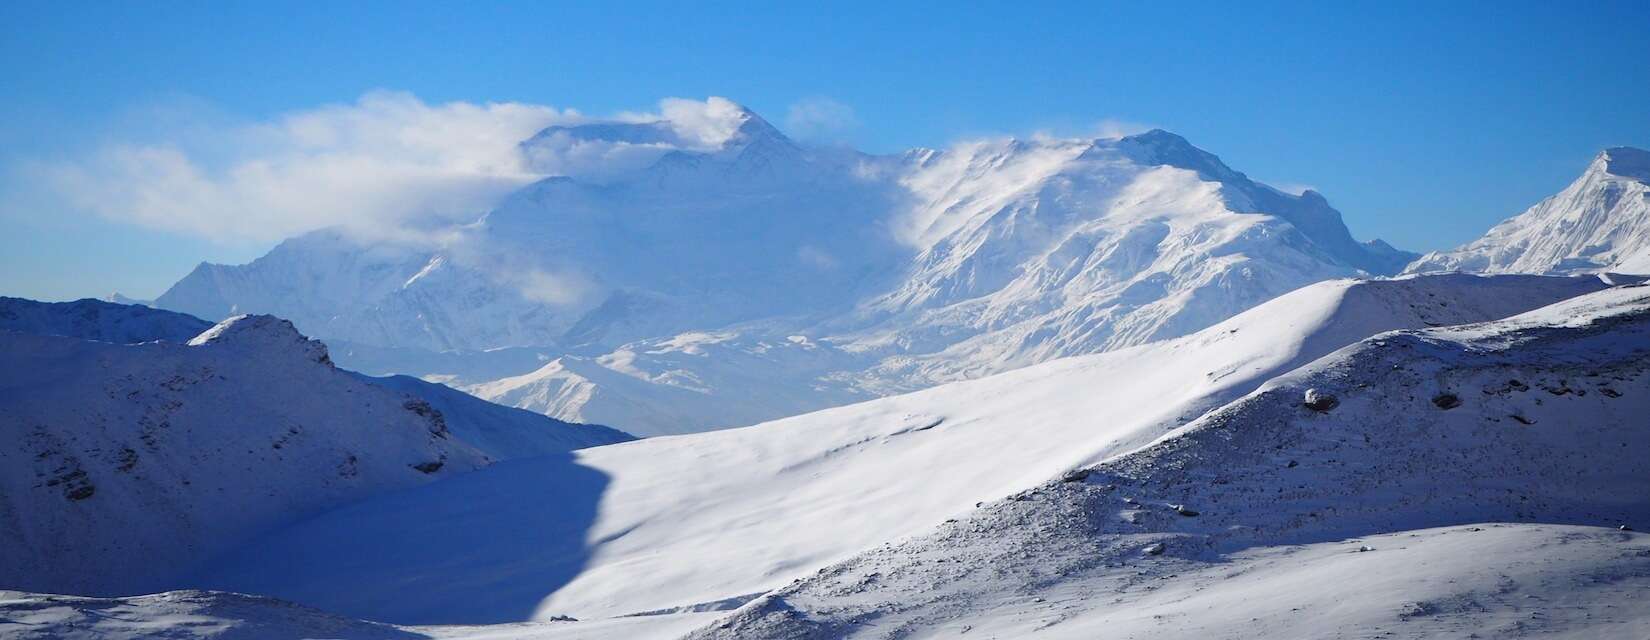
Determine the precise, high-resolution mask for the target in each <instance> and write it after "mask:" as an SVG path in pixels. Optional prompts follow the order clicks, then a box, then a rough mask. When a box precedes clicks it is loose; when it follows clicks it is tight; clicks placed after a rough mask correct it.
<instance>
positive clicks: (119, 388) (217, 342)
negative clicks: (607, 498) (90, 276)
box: [0, 298, 630, 594]
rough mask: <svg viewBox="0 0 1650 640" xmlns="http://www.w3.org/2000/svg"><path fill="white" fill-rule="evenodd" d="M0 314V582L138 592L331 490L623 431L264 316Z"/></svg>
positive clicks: (374, 487)
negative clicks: (374, 355) (428, 378)
mask: <svg viewBox="0 0 1650 640" xmlns="http://www.w3.org/2000/svg"><path fill="white" fill-rule="evenodd" d="M0 320H3V321H4V325H3V326H4V328H5V329H8V331H3V332H0V445H3V446H0V587H6V588H26V589H34V590H55V591H62V592H72V593H84V594H109V593H116V594H125V593H133V592H137V591H142V590H148V589H154V588H157V586H158V585H160V584H163V583H164V581H165V579H166V578H167V576H168V575H169V574H170V573H172V572H175V571H177V570H179V569H182V568H184V567H186V566H187V565H188V564H190V563H192V562H195V561H199V560H201V559H203V558H205V557H208V556H210V555H212V554H214V553H217V552H220V551H222V550H223V549H225V548H226V547H227V546H228V545H231V544H233V543H236V542H240V541H242V540H243V539H244V538H246V537H248V536H251V535H254V534H256V533H257V532H259V531H261V530H263V529H266V528H268V527H271V526H275V525H279V524H285V523H288V522H290V521H292V520H294V519H297V518H299V517H301V516H305V515H310V514H313V513H315V512H317V511H320V510H323V509H326V508H329V507H332V506H336V505H338V504H341V503H344V502H348V501H350V500H355V499H359V498H362V497H365V496H369V495H372V494H375V493H379V492H382V491H386V490H390V489H397V488H404V487H410V486H413V485H417V484H421V483H424V482H428V481H430V480H433V479H436V478H440V477H444V476H447V475H452V474H454V473H458V472H463V471H469V470H473V469H477V468H480V467H482V466H484V465H486V464H488V463H489V462H491V461H492V460H495V459H504V458H513V457H520V456H526V455H545V454H561V455H565V452H566V451H568V450H570V449H575V448H579V447H583V446H591V445H596V444H607V443H612V442H620V441H624V440H628V439H630V437H629V436H628V435H626V434H623V433H621V432H618V431H614V430H611V429H606V428H603V427H592V426H587V425H571V424H566V423H560V422H557V421H554V420H551V419H549V418H546V417H544V416H542V415H537V414H532V413H528V412H525V411H520V410H516V409H510V408H507V407H500V406H497V405H492V404H489V403H487V402H484V401H482V400H479V399H476V398H473V397H470V396H467V395H465V394H463V393H460V392H458V391H454V390H452V389H448V388H446V387H442V386H440V385H435V384H431V383H425V382H421V381H417V380H400V379H389V380H378V379H373V378H368V377H365V376H360V375H358V374H354V373H351V372H347V371H343V370H339V369H336V368H335V367H334V366H333V364H332V362H331V360H330V358H329V357H328V354H327V349H326V347H325V345H322V344H321V343H319V342H317V341H314V340H309V339H307V338H305V337H304V336H302V335H300V334H299V333H298V332H297V331H296V330H295V329H294V328H293V327H292V325H291V324H290V323H288V322H286V321H284V320H280V319H277V318H273V317H269V316H237V317H235V318H231V319H229V320H226V321H224V322H222V323H220V324H218V325H216V326H213V325H210V324H207V323H204V322H202V321H200V320H198V319H196V318H193V317H190V316H186V315H182V314H176V313H172V312H167V311H159V310H153V309H147V308H144V307H130V306H125V305H114V304H109V303H102V302H96V301H90V300H83V301H79V302H74V303H61V304H45V303H37V302H32V301H27V300H18V299H13V298H8V299H5V300H4V306H0ZM202 328H204V331H202V330H200V329H202ZM191 332H192V333H191ZM195 334H199V335H195ZM180 337H181V338H182V339H183V340H186V342H184V341H178V339H179V338H180ZM125 342H137V344H123V343H125Z"/></svg>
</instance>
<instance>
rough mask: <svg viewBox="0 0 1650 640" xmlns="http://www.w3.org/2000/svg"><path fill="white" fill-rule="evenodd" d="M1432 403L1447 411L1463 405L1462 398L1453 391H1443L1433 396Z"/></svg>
mask: <svg viewBox="0 0 1650 640" xmlns="http://www.w3.org/2000/svg"><path fill="white" fill-rule="evenodd" d="M1432 404H1433V406H1436V407H1438V408H1439V409H1444V410H1446V411H1447V410H1449V409H1454V408H1456V407H1459V406H1461V398H1459V397H1456V395H1455V394H1453V393H1441V394H1438V395H1437V396H1435V397H1433V399H1432Z"/></svg>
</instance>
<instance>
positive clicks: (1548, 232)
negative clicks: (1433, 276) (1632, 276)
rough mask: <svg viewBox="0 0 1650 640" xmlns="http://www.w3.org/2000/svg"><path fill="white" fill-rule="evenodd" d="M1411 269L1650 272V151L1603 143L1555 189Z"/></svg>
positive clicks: (1409, 269)
mask: <svg viewBox="0 0 1650 640" xmlns="http://www.w3.org/2000/svg"><path fill="white" fill-rule="evenodd" d="M1408 271H1410V272H1412V273H1419V272H1423V271H1470V272H1477V273H1578V272H1591V271H1616V272H1622V273H1641V274H1642V273H1650V151H1644V150H1642V149H1634V148H1632V147H1615V148H1611V149H1606V150H1604V151H1603V152H1601V153H1599V154H1598V156H1597V157H1595V158H1593V162H1592V164H1589V165H1588V166H1587V170H1586V172H1584V173H1582V174H1581V177H1580V178H1577V179H1576V181H1575V182H1573V183H1571V184H1570V186H1568V187H1565V189H1564V190H1563V191H1560V192H1559V193H1558V194H1557V195H1554V196H1552V197H1550V198H1547V199H1546V200H1542V201H1541V202H1540V203H1538V204H1536V205H1535V206H1533V207H1530V208H1529V210H1527V211H1525V212H1524V213H1521V214H1519V215H1517V216H1514V217H1512V218H1509V219H1507V220H1506V221H1504V222H1502V223H1501V224H1498V225H1496V226H1495V227H1494V228H1491V229H1490V230H1489V233H1486V234H1484V237H1482V238H1479V239H1478V240H1474V241H1473V242H1471V243H1468V244H1466V245H1463V246H1461V247H1459V248H1457V249H1455V250H1453V251H1447V252H1442V253H1436V252H1435V253H1429V254H1427V255H1426V256H1424V257H1422V258H1421V259H1420V260H1417V261H1415V263H1414V264H1411V265H1410V266H1409V268H1408Z"/></svg>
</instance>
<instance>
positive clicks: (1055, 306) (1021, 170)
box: [837, 131, 1401, 388]
mask: <svg viewBox="0 0 1650 640" xmlns="http://www.w3.org/2000/svg"><path fill="white" fill-rule="evenodd" d="M905 184H906V185H907V186H908V187H910V189H911V190H912V192H913V193H917V194H919V201H920V202H923V203H924V204H923V205H922V206H920V207H918V208H916V209H914V210H913V211H912V212H911V213H910V214H908V216H907V217H906V218H904V219H902V220H901V221H900V222H899V223H898V224H896V228H898V229H901V230H902V231H901V232H902V234H903V235H904V237H905V238H906V239H908V240H909V241H911V242H912V243H914V244H916V245H917V246H919V247H921V248H922V252H921V254H920V255H919V256H918V257H917V258H916V260H915V262H914V264H913V266H912V267H911V268H910V271H909V273H908V274H907V275H905V276H904V277H902V279H901V281H900V283H899V284H898V285H897V286H896V287H895V288H894V289H893V290H892V291H890V292H888V293H885V294H883V295H881V296H878V297H876V298H874V299H872V300H870V301H869V302H868V303H866V304H865V305H864V306H863V307H862V308H861V309H860V314H859V315H858V316H857V317H856V318H855V320H857V319H860V318H869V319H871V320H872V322H871V324H870V325H869V326H867V327H863V328H862V327H854V326H853V320H849V321H847V322H844V323H840V324H838V325H837V326H839V327H842V326H846V327H849V329H848V330H847V331H846V332H844V333H845V337H846V338H847V339H848V340H849V341H851V342H854V343H857V344H856V345H855V348H857V349H860V350H876V349H878V348H880V347H883V346H884V345H885V344H889V343H892V344H895V345H898V348H897V350H898V351H899V352H901V353H899V354H898V357H895V358H890V359H889V360H887V361H884V362H882V363H880V364H879V369H880V370H879V371H878V372H877V374H875V375H876V376H882V377H886V376H898V377H906V378H908V379H907V380H904V381H899V382H903V384H904V386H903V388H916V387H920V386H924V385H926V384H932V383H934V382H942V381H948V380H955V379H961V378H967V377H974V376H977V375H980V374H982V373H991V372H996V371H1003V370H1006V369H1010V368H1014V367H1018V366H1024V365H1027V364H1031V363H1035V362H1041V361H1044V360H1048V359H1051V358H1055V357H1061V356H1068V355H1076V354H1081V353H1092V352H1096V351H1104V350H1109V349H1115V348H1119V347H1126V346H1131V345H1136V344H1142V343H1145V342H1149V341H1152V340H1160V339H1164V338H1171V337H1176V336H1180V335H1185V334H1187V333H1190V332H1193V331H1196V330H1198V329H1202V328H1204V327H1207V326H1209V325H1211V324H1214V323H1216V322H1219V321H1221V320H1224V319H1225V318H1228V317H1230V316H1232V315H1233V314H1236V313H1238V312H1240V311H1242V310H1244V309H1248V308H1250V307H1253V306H1254V305H1256V304H1259V303H1261V302H1263V301H1265V300H1269V299H1271V298H1273V297H1276V296H1278V295H1280V294H1282V293H1284V292H1286V291H1291V290H1294V289H1296V288H1299V287H1301V286H1304V285H1306V284H1310V283H1312V282H1317V281H1320V280H1324V279H1328V278H1334V277H1344V276H1350V275H1354V274H1357V273H1359V272H1360V271H1363V272H1366V273H1375V274H1384V273H1391V272H1393V271H1395V270H1396V269H1397V268H1398V265H1399V264H1401V262H1394V261H1393V260H1392V259H1391V258H1390V257H1389V256H1387V255H1384V254H1383V253H1381V252H1379V251H1376V250H1375V249H1373V248H1372V247H1369V246H1365V245H1361V244H1359V243H1357V242H1355V241H1353V240H1352V238H1351V236H1350V235H1349V234H1348V233H1347V230H1346V227H1345V225H1343V224H1342V223H1341V219H1340V214H1339V213H1338V212H1336V211H1335V210H1334V209H1332V208H1330V207H1329V206H1328V203H1327V202H1326V201H1324V199H1323V198H1322V197H1321V196H1319V195H1317V194H1316V193H1313V192H1307V193H1306V194H1303V195H1301V196H1291V195H1288V194H1284V193H1281V192H1278V191H1276V190H1273V189H1271V188H1269V187H1266V186H1264V185H1260V184H1257V183H1255V182H1253V181H1250V180H1249V179H1248V178H1247V177H1245V176H1244V175H1243V174H1242V173H1238V172H1236V171H1233V170H1232V169H1231V168H1229V167H1227V166H1226V165H1225V164H1223V163H1221V162H1220V160H1219V159H1218V158H1216V157H1215V156H1213V155H1211V154H1209V153H1207V152H1204V151H1202V150H1200V149H1197V148H1196V147H1193V146H1192V145H1191V144H1189V143H1187V142H1186V140H1185V139H1183V138H1181V137H1179V136H1176V135H1174V134H1171V133H1168V132H1165V131H1152V132H1148V133H1145V134H1141V135H1138V136H1130V137H1126V138H1119V139H1101V140H1093V141H1068V142H1061V141H1055V142H1030V143H1028V142H1021V141H1006V142H996V143H980V144H974V145H965V146H963V147H959V148H958V149H955V150H953V151H951V152H949V153H946V154H937V155H931V156H925V157H924V158H923V159H922V165H921V167H920V168H919V169H918V170H916V171H914V172H913V173H912V174H910V175H909V176H908V177H906V178H905ZM839 339H841V338H840V337H839ZM885 382H886V381H881V380H876V381H867V384H868V385H871V386H881V385H882V384H883V383H885ZM895 388H901V387H900V386H899V385H898V383H896V387H895Z"/></svg>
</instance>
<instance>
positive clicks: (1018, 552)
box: [690, 286, 1650, 639]
mask: <svg viewBox="0 0 1650 640" xmlns="http://www.w3.org/2000/svg"><path fill="white" fill-rule="evenodd" d="M1646 345H1650V287H1644V286H1630V287H1618V288H1614V289H1610V290H1607V291H1602V292H1598V293H1594V294H1589V295H1586V296H1582V297H1579V298H1576V299H1573V300H1568V301H1565V302H1560V303H1558V304H1555V305H1552V306H1549V307H1545V308H1542V309H1538V310H1536V311H1532V312H1529V313H1526V314H1523V315H1520V316H1516V317H1513V318H1510V319H1507V320H1504V321H1499V322H1491V323H1485V324H1478V325H1466V326H1461V327H1446V328H1438V329H1425V330H1416V331H1401V332H1395V333H1386V334H1381V335H1378V336H1375V337H1372V338H1369V339H1366V340H1364V341H1362V342H1360V343H1358V344H1356V345H1353V346H1350V347H1347V348H1345V349H1342V350H1340V351H1338V352H1336V353H1335V354H1333V355H1330V356H1328V357H1325V358H1323V359H1321V360H1318V361H1316V362H1314V363H1312V364H1311V365H1309V366H1306V367H1303V368H1301V369H1298V370H1296V371H1294V372H1292V373H1290V374H1288V375H1285V376H1281V377H1279V378H1277V379H1274V380H1272V381H1270V382H1268V383H1267V384H1265V385H1264V386H1263V387H1262V388H1260V389H1259V390H1257V391H1255V392H1253V393H1251V394H1249V395H1248V396H1246V397H1244V398H1243V399H1241V400H1239V401H1237V402H1233V403H1231V404H1229V405H1227V406H1225V407H1222V408H1221V409H1219V410H1217V411H1214V412H1211V413H1209V414H1207V415H1204V416H1203V417H1201V418H1199V419H1197V420H1196V421H1194V422H1192V423H1190V424H1188V425H1186V426H1185V427H1182V428H1180V429H1178V430H1176V431H1175V432H1173V433H1170V434H1167V435H1166V436H1164V437H1163V438H1160V439H1159V440H1158V441H1157V442H1155V443H1153V444H1152V445H1151V446H1148V447H1145V448H1143V449H1141V450H1138V451H1136V452H1133V453H1129V454H1128V455H1124V456H1121V457H1117V458H1113V459H1110V460H1106V461H1104V462H1102V463H1101V464H1099V465H1097V466H1093V467H1087V468H1083V469H1082V470H1081V471H1077V472H1073V473H1068V474H1066V475H1065V476H1064V477H1062V478H1060V479H1056V480H1051V481H1050V482H1047V483H1044V484H1042V485H1041V486H1038V487H1036V488H1033V489H1030V490H1028V491H1025V492H1022V493H1018V494H1016V495H1014V496H1011V497H1010V498H1008V499H1005V500H1000V501H997V502H993V503H991V504H988V505H983V506H982V508H980V509H978V510H975V511H973V512H971V513H968V514H965V515H961V516H960V517H958V518H957V519H956V520H954V521H950V522H947V523H945V524H942V525H940V526H938V527H935V528H934V529H932V530H931V531H929V532H927V533H924V534H922V535H919V536H915V537H911V538H908V539H904V540H898V541H895V542H893V543H892V544H889V545H885V546H883V547H880V548H876V549H873V550H870V551H868V552H865V553H863V554H860V555H858V556H856V557H854V558H852V559H851V560H849V561H847V562H844V563H841V564H838V565H835V566H833V567H830V568H828V569H826V570H823V571H821V572H819V573H818V574H817V575H815V576H811V577H807V578H804V579H802V580H800V581H798V582H797V583H795V584H792V585H790V586H787V587H784V588H781V589H779V590H776V591H774V592H771V593H768V594H766V595H764V596H763V597H761V598H758V599H756V600H754V601H752V602H750V603H748V604H746V605H745V606H744V607H742V608H741V609H740V610H739V611H737V612H735V613H734V614H733V615H732V616H730V617H729V618H728V619H726V620H724V621H722V622H720V623H718V624H716V625H714V626H711V627H707V628H705V629H703V630H701V631H700V632H697V633H695V634H693V635H692V636H690V637H692V638H697V639H709V638H744V639H753V638H813V637H832V638H838V637H947V636H952V635H955V634H958V633H970V634H972V633H979V634H981V635H982V636H984V637H992V636H997V637H1024V636H1026V635H1029V634H1032V633H1033V632H1035V633H1036V635H1037V637H1050V638H1064V637H1073V638H1077V637H1085V638H1086V637H1094V635H1096V634H1097V633H1101V632H1102V631H1103V632H1105V633H1117V632H1128V631H1134V632H1137V633H1141V634H1144V635H1149V636H1151V637H1207V636H1208V635H1210V634H1214V635H1220V636H1229V637H1273V636H1287V637H1295V636H1310V637H1321V636H1322V635H1325V632H1333V633H1343V632H1349V631H1352V630H1353V629H1356V630H1358V632H1359V633H1363V634H1371V635H1372V636H1379V635H1382V634H1383V633H1384V634H1397V635H1400V636H1413V637H1438V636H1451V637H1474V636H1469V635H1468V634H1478V637H1483V636H1493V637H1523V636H1543V637H1546V636H1548V635H1553V636H1558V635H1565V634H1568V635H1569V636H1570V637H1638V636H1641V635H1643V634H1644V633H1645V632H1646V630H1647V629H1650V616H1646V615H1645V614H1644V613H1643V611H1644V607H1643V603H1642V602H1640V601H1639V600H1640V599H1641V598H1642V591H1640V590H1641V589H1642V588H1643V586H1644V585H1646V584H1650V562H1647V559H1650V551H1646V548H1647V547H1646V545H1647V544H1650V537H1646V536H1645V535H1643V534H1638V533H1631V532H1628V531H1626V530H1618V527H1621V528H1624V529H1625V528H1628V527H1642V526H1643V523H1644V522H1647V521H1650V500H1647V499H1646V498H1645V496H1646V495H1650V455H1647V454H1650V428H1646V427H1647V425H1646V422H1645V416H1646V415H1650V361H1647V360H1646V359H1645V355H1646V351H1647V347H1646ZM1303 399H1304V401H1303ZM1501 522H1505V523H1514V526H1510V527H1501V526H1495V525H1482V524H1479V523H1501ZM1553 525H1566V526H1553ZM1496 552H1501V553H1520V552H1523V553H1530V554H1532V555H1528V556H1526V555H1520V556H1519V561H1518V562H1513V561H1511V560H1510V559H1505V560H1503V559H1497V558H1495V557H1493V556H1494V555H1495V553H1496ZM1389 559H1390V560H1389ZM1431 578H1436V580H1432V579H1431ZM1337 580H1344V581H1350V582H1348V583H1346V584H1344V585H1340V584H1336V581H1337ZM1353 596H1356V597H1353ZM1343 598H1344V599H1343ZM1375 627H1379V629H1380V630H1379V631H1376V629H1375Z"/></svg>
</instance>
